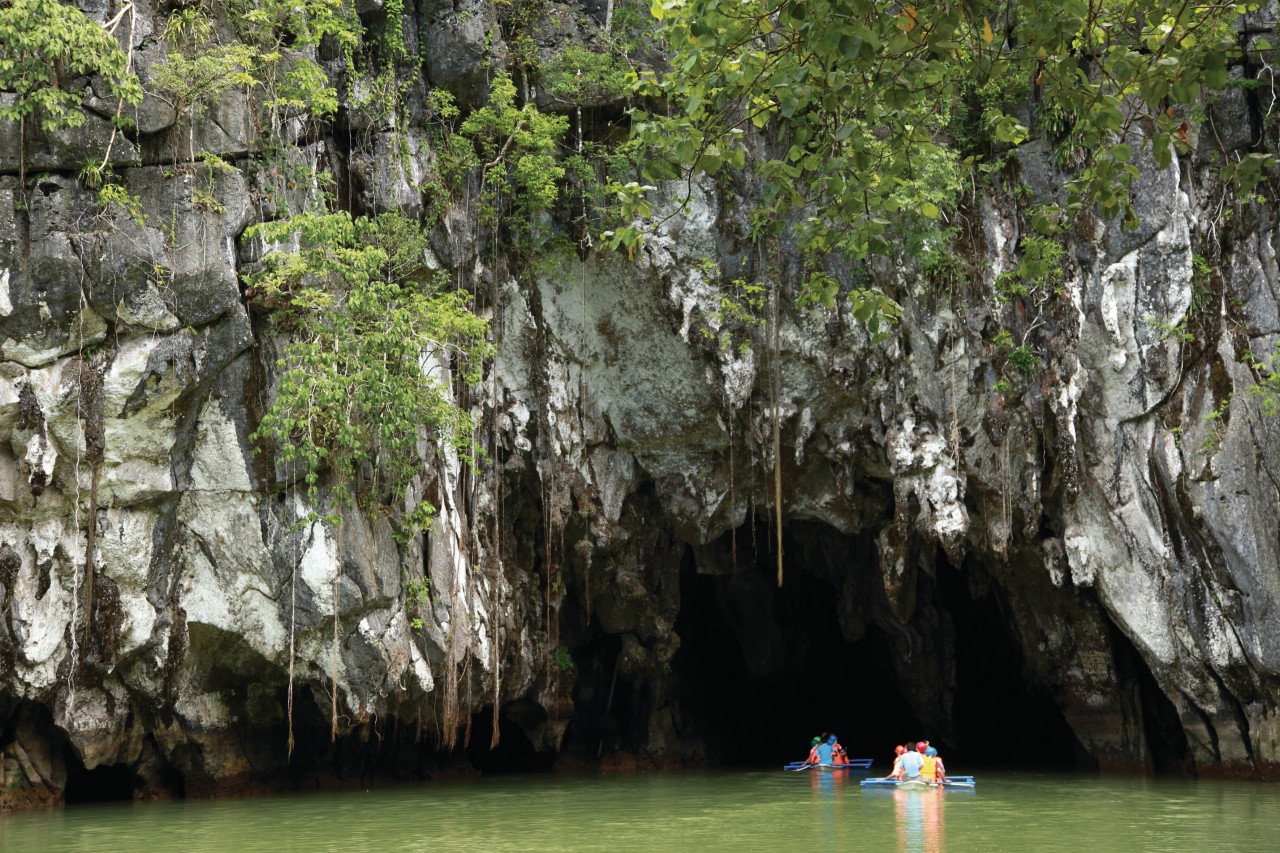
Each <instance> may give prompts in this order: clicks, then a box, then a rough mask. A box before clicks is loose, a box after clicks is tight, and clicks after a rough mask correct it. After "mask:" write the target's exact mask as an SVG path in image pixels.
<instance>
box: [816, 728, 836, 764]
mask: <svg viewBox="0 0 1280 853" xmlns="http://www.w3.org/2000/svg"><path fill="white" fill-rule="evenodd" d="M835 742H836V736H835V735H828V734H826V733H825V732H824V737H823V740H822V743H820V744H818V745H817V747H816V748H815V749H816V751H817V753H818V760H817V761H816V762H813V763H815V764H831V763H832V762H831V760H832V758H833V757H834V753H835V750H834V748H833V746H832V745H833V744H834V743H835Z"/></svg>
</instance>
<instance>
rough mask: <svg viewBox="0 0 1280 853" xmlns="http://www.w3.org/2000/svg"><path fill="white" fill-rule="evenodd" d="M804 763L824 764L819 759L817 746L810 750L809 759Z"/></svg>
mask: <svg viewBox="0 0 1280 853" xmlns="http://www.w3.org/2000/svg"><path fill="white" fill-rule="evenodd" d="M804 763H805V764H821V763H822V761H821V759H819V758H818V748H817V747H816V746H815V747H814V748H813V749H811V750H809V757H808V758H806V759H805V760H804Z"/></svg>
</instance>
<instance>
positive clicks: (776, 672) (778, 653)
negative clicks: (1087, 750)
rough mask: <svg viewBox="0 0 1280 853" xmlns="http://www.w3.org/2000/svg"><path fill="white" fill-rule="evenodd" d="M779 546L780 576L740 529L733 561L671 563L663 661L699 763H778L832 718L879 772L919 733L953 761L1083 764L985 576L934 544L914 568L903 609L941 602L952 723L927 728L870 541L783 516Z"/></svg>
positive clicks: (970, 764) (833, 726)
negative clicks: (912, 597) (672, 673)
mask: <svg viewBox="0 0 1280 853" xmlns="http://www.w3.org/2000/svg"><path fill="white" fill-rule="evenodd" d="M739 535H740V536H742V533H741V532H740V534H739ZM744 538H747V539H749V537H744ZM783 544H784V554H785V555H786V557H785V565H784V584H783V586H782V588H781V589H779V588H778V587H777V585H776V579H775V575H776V566H775V564H774V556H773V552H772V550H771V549H770V548H768V547H765V546H764V545H763V543H762V547H760V548H759V549H758V550H744V548H743V547H742V540H741V539H740V542H739V549H738V559H737V567H736V569H730V570H729V571H727V572H726V571H725V570H724V567H723V566H716V567H713V568H712V571H714V572H715V573H711V572H710V571H707V567H702V571H700V567H699V566H698V565H697V561H696V559H695V558H694V557H693V556H692V554H690V555H689V556H688V557H686V559H685V565H684V567H683V568H682V571H681V608H680V615H679V619H678V621H677V624H676V631H677V633H678V634H679V636H680V639H681V647H680V651H679V653H678V654H677V655H676V657H675V659H674V661H673V668H674V669H675V670H676V672H677V674H678V677H679V681H680V686H681V691H682V696H681V699H682V706H683V708H684V709H685V711H686V713H687V715H688V717H689V719H691V720H693V721H696V722H695V723H694V725H696V726H697V727H698V729H699V734H700V736H701V737H702V739H703V741H704V743H705V744H706V748H707V760H708V762H709V763H710V764H712V765H717V766H724V767H748V766H754V767H776V766H777V765H778V764H782V763H785V762H787V761H796V760H800V759H803V758H804V756H805V754H806V752H807V749H808V744H809V741H810V739H811V738H812V737H814V736H816V735H818V734H819V733H821V732H826V731H830V732H834V733H835V734H836V735H838V736H839V738H840V739H841V742H842V743H843V744H844V745H845V747H846V749H847V750H848V751H849V754H850V755H851V756H852V757H869V758H872V759H874V760H875V765H874V767H875V768H876V769H877V770H879V769H880V768H883V772H887V770H888V767H889V765H890V763H891V761H892V748H893V746H894V745H896V744H899V743H903V742H904V740H905V739H908V738H909V739H912V740H914V739H915V738H923V737H927V738H930V739H931V740H932V741H933V742H934V743H935V744H936V745H938V746H939V747H940V749H941V750H942V751H943V753H944V755H945V756H946V758H947V759H948V763H949V766H950V767H951V768H952V769H953V771H955V770H957V769H959V772H966V771H965V769H960V768H975V767H1001V766H1003V767H1018V768H1021V769H1031V768H1034V769H1046V768H1076V767H1081V766H1085V765H1087V763H1088V757H1087V756H1086V755H1085V754H1084V752H1083V749H1082V747H1081V746H1080V744H1079V742H1078V740H1077V738H1076V737H1075V735H1074V733H1073V732H1072V731H1071V729H1070V727H1069V726H1068V724H1067V722H1066V719H1065V717H1064V716H1063V713H1062V711H1061V709H1060V708H1059V707H1058V706H1057V705H1056V704H1055V703H1054V700H1053V696H1052V693H1051V691H1050V690H1049V688H1047V687H1045V686H1043V685H1039V684H1038V683H1037V682H1036V681H1035V679H1033V678H1030V677H1028V673H1027V672H1026V666H1025V664H1024V661H1023V658H1022V653H1021V650H1020V648H1019V646H1018V643H1017V641H1016V639H1015V637H1014V632H1013V629H1012V627H1011V626H1010V624H1009V619H1008V616H1007V615H1006V614H1004V613H1003V612H1002V608H1001V602H1000V599H999V593H998V590H996V589H995V588H994V585H990V584H989V585H988V586H987V588H984V589H983V590H982V591H981V593H980V594H975V593H974V592H972V591H971V588H970V584H969V581H968V578H967V577H966V576H965V573H964V572H961V571H959V570H956V569H953V568H951V567H950V566H949V565H948V564H947V563H946V560H945V558H944V557H943V556H942V555H940V554H939V555H938V556H937V559H936V562H935V564H934V565H935V566H936V568H935V569H934V574H935V575H936V577H930V575H929V573H927V572H923V571H922V572H921V573H920V575H919V578H918V581H917V583H918V588H917V593H916V594H917V597H918V601H919V602H920V603H919V604H917V607H925V606H932V607H934V608H935V609H936V610H937V612H938V613H939V622H938V624H937V625H935V626H933V627H932V628H930V629H928V630H931V631H933V632H936V634H937V638H938V639H937V642H938V644H939V645H940V646H943V647H948V648H950V649H952V651H953V653H954V659H953V660H954V672H955V676H954V690H953V693H952V699H953V705H952V715H951V720H950V722H951V726H952V731H951V734H950V735H949V736H947V735H944V734H942V733H938V732H926V731H925V730H924V727H923V725H922V722H921V718H920V715H919V713H918V711H917V708H918V707H921V703H914V704H913V702H912V701H910V700H911V699H913V698H918V697H914V696H909V695H907V691H908V690H910V689H913V688H911V687H908V686H906V685H908V684H910V683H911V679H907V678H902V677H899V676H901V675H903V673H902V672H896V673H895V670H896V669H897V668H900V667H905V666H910V665H912V663H911V662H910V661H908V660H906V659H903V658H902V656H901V651H900V649H901V648H902V646H901V643H897V644H895V642H894V641H893V637H891V635H890V633H889V631H890V630H896V629H895V627H894V624H893V620H894V617H893V616H892V615H891V614H890V611H889V609H888V605H887V601H886V599H885V597H884V593H883V588H882V586H881V580H880V578H879V569H878V568H877V563H876V557H875V550H874V549H875V546H874V543H873V541H872V540H871V539H870V538H869V537H845V536H842V535H841V534H839V533H838V532H837V531H835V530H833V529H831V528H829V527H827V526H825V525H819V524H812V523H795V522H793V523H791V524H788V525H787V526H786V528H785V530H784V543H783ZM967 570H968V571H981V569H980V568H977V569H974V568H970V569H967ZM849 573H854V574H855V575H856V577H855V580H854V582H853V583H852V585H851V587H850V588H847V589H843V590H842V588H841V585H842V584H841V582H840V580H839V579H841V578H843V577H845V576H847V575H848V574H849ZM842 595H844V596H848V597H849V599H848V600H846V601H845V602H844V603H843V605H842V604H841V596H842ZM953 626H954V629H953ZM922 630H923V629H922ZM851 637H852V638H853V639H850V638H851ZM918 662H919V661H917V663H918ZM943 671H946V667H945V666H944V667H943ZM916 683H917V684H919V679H916ZM947 687H948V685H946V684H939V685H938V686H937V689H938V690H946V689H947ZM914 689H921V688H919V687H917V688H914ZM923 689H926V690H927V689H929V688H928V687H925V688H923Z"/></svg>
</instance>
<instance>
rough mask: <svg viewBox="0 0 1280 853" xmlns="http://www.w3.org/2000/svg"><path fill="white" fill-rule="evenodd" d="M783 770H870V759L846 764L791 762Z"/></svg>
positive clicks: (858, 759)
mask: <svg viewBox="0 0 1280 853" xmlns="http://www.w3.org/2000/svg"><path fill="white" fill-rule="evenodd" d="M782 769H783V770H870V769H871V759H870V758H850V759H849V763H848V764H810V763H808V762H807V761H793V762H791V763H790V764H788V765H786V766H785V767H783V768H782Z"/></svg>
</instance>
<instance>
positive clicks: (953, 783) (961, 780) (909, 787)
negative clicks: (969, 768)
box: [862, 776, 975, 791]
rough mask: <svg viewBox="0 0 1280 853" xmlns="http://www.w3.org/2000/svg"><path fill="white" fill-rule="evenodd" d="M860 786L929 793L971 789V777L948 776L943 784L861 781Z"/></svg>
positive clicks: (914, 780)
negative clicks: (953, 789) (951, 789)
mask: <svg viewBox="0 0 1280 853" xmlns="http://www.w3.org/2000/svg"><path fill="white" fill-rule="evenodd" d="M862 784H863V785H866V786H867V787H869V788H893V789H895V790H903V791H931V790H934V789H936V788H973V787H974V786H975V783H974V781H973V777H972V776H948V777H947V781H945V782H926V781H924V780H923V779H904V780H902V781H901V782H899V781H898V780H897V779H863V780H862Z"/></svg>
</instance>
